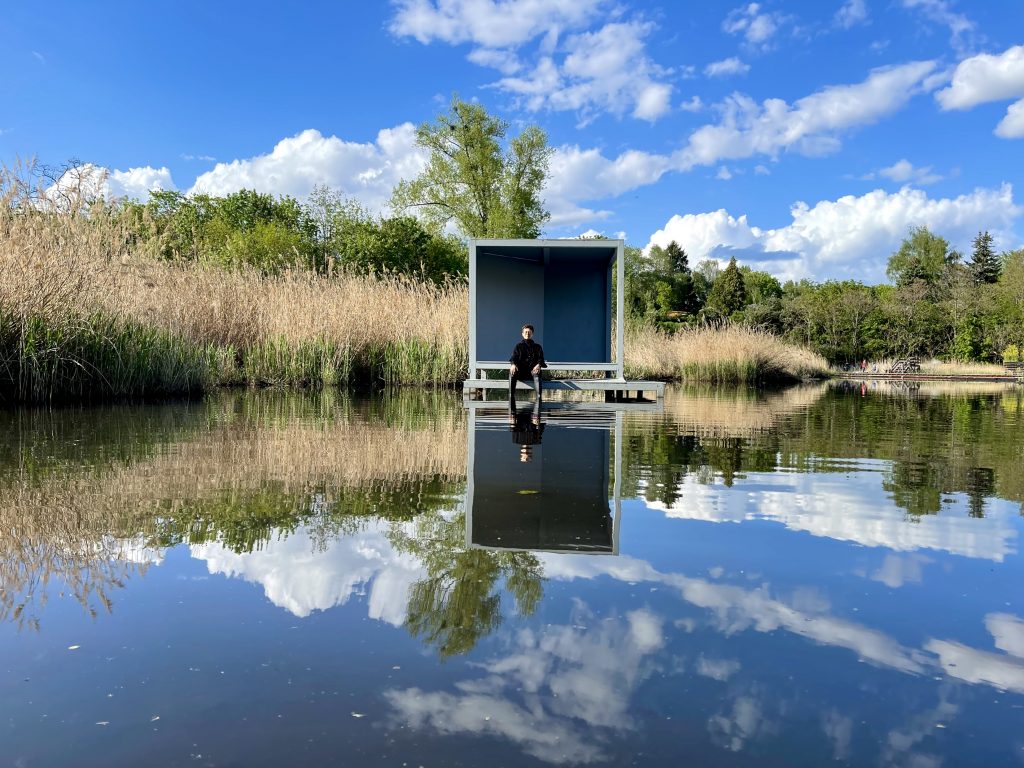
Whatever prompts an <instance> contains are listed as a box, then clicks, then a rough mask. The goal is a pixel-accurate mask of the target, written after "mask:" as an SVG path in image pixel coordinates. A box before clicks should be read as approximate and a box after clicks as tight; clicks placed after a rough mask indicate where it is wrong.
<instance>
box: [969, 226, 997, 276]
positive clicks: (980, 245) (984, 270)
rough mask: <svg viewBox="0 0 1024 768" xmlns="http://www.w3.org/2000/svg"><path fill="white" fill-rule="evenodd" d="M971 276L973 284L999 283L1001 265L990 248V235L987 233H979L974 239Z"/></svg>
mask: <svg viewBox="0 0 1024 768" xmlns="http://www.w3.org/2000/svg"><path fill="white" fill-rule="evenodd" d="M970 267H971V275H972V276H973V277H974V282H975V283H979V284H980V283H989V284H992V283H996V282H999V273H1000V272H1001V271H1002V270H1001V265H1000V264H999V257H998V256H997V255H996V252H995V250H994V249H993V248H992V235H990V234H989V233H988V232H979V233H978V236H977V237H976V238H974V252H973V253H972V254H971V264H970Z"/></svg>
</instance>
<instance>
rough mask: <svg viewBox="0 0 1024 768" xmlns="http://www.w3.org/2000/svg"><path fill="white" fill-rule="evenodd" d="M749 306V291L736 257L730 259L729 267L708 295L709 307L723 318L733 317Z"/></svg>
mask: <svg viewBox="0 0 1024 768" xmlns="http://www.w3.org/2000/svg"><path fill="white" fill-rule="evenodd" d="M746 305H747V289H746V286H745V285H744V284H743V273H742V272H740V268H739V267H738V266H737V265H736V257H735V256H733V257H732V258H731V259H729V266H727V267H726V268H725V269H724V270H723V271H722V273H721V274H720V275H719V276H718V277H717V278H716V279H715V283H714V285H712V286H711V293H709V294H708V302H707V307H708V308H709V309H712V310H714V311H715V312H717V313H718V314H719V315H720V316H721V317H731V316H732V314H733V313H734V312H740V311H742V310H743V308H744V307H745V306H746Z"/></svg>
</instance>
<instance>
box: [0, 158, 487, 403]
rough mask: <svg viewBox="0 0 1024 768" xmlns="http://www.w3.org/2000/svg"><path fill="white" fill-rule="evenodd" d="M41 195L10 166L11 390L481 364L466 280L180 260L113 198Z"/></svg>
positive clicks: (73, 393)
mask: <svg viewBox="0 0 1024 768" xmlns="http://www.w3.org/2000/svg"><path fill="white" fill-rule="evenodd" d="M30 197H31V195H28V194H26V191H25V187H24V185H21V184H20V183H19V182H18V179H17V176H16V175H15V174H12V173H11V172H10V171H3V172H0V275H2V276H3V279H2V280H0V400H22V401H45V400H52V399H61V398H66V399H94V398H95V399H99V398H106V397H112V396H113V397H120V396H145V395H159V394H170V393H189V392H197V391H201V390H204V389H209V388H211V387H214V386H218V385H226V384H240V383H247V384H253V385H301V386H321V385H353V384H372V383H380V384H418V383H430V384H451V383H454V382H456V381H458V380H459V379H460V378H461V377H462V376H463V375H464V372H465V370H466V369H467V367H468V358H467V344H466V341H465V334H466V331H465V329H466V316H467V307H468V297H467V292H466V290H465V288H464V287H463V286H461V285H456V284H451V285H444V286H435V285H433V284H424V283H419V282H416V281H414V280H406V279H402V278H399V277H382V278H378V277H372V276H365V275H340V276H334V277H331V278H327V277H319V276H316V275H312V274H308V273H304V272H295V273H290V274H284V275H280V276H274V277H267V276H264V275H261V274H259V273H256V272H253V271H245V270H240V271H233V272H228V271H224V270H220V269H216V268H212V267H206V266H204V265H200V264H189V265H176V264H170V263H166V262H161V261H158V260H156V259H154V258H151V257H149V256H148V255H147V254H146V252H145V251H146V247H147V246H146V245H145V244H143V245H139V244H137V243H135V242H134V240H133V238H132V235H131V233H130V232H129V231H128V230H126V229H125V227H124V226H123V225H122V223H121V222H120V221H119V220H118V218H117V216H116V215H113V214H112V213H111V212H110V211H109V210H107V209H105V208H103V207H102V206H94V207H93V208H92V209H90V210H83V209H82V208H81V206H79V205H74V204H73V205H68V206H65V207H64V208H62V209H61V210H54V209H50V210H43V209H41V208H40V206H38V205H37V204H34V203H33V202H32V201H31V200H30V199H29V198H30ZM34 199H35V200H38V199H39V195H36V196H35V197H34Z"/></svg>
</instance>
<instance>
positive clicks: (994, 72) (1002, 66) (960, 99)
mask: <svg viewBox="0 0 1024 768" xmlns="http://www.w3.org/2000/svg"><path fill="white" fill-rule="evenodd" d="M1021 96H1024V45H1015V46H1013V47H1012V48H1007V49H1006V50H1005V51H1003V52H1002V53H1000V54H989V53H981V54H978V55H977V56H972V57H970V58H968V59H964V60H963V61H961V62H960V63H959V64H958V65H957V67H956V70H954V72H953V79H952V81H951V82H950V84H949V87H947V88H943V89H942V90H941V91H939V92H938V93H936V94H935V98H936V100H937V101H938V102H939V106H941V107H942V108H943V109H970V108H971V107H975V106H977V105H978V104H984V103H985V102H989V101H1003V100H1004V99H1013V98H1020V97H1021Z"/></svg>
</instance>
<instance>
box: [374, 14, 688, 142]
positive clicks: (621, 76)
mask: <svg viewBox="0 0 1024 768" xmlns="http://www.w3.org/2000/svg"><path fill="white" fill-rule="evenodd" d="M653 29H654V25H653V24H651V23H649V22H645V21H639V20H628V19H623V18H622V16H621V13H620V11H619V9H617V8H616V7H615V6H614V5H613V4H611V3H610V2H607V0H581V1H577V0H553V1H549V2H541V0H507V2H497V1H496V0H437V2H433V1H432V0H400V2H399V3H398V5H397V10H396V13H395V16H394V18H393V19H392V22H391V31H392V33H393V34H395V35H397V36H399V37H412V38H414V39H416V40H418V41H419V42H421V43H424V44H427V43H431V42H434V41H439V42H444V43H448V44H449V45H458V44H463V43H469V44H471V45H473V46H474V48H473V50H472V51H470V53H469V55H468V58H469V60H470V61H471V62H473V63H474V64H478V65H480V66H485V67H490V68H493V69H497V70H498V71H499V72H501V74H502V75H504V77H502V78H501V79H499V80H498V81H496V82H494V83H492V84H491V87H493V88H496V89H498V90H501V91H504V92H506V93H509V94H512V95H513V96H514V97H515V98H516V100H517V101H518V102H519V103H520V104H521V106H523V107H525V108H526V109H528V110H530V111H538V110H541V109H550V110H556V111H574V112H577V113H579V115H580V119H581V123H586V122H589V121H590V120H592V119H593V118H594V117H595V116H596V115H597V114H599V113H602V112H610V113H613V114H616V115H623V114H626V113H629V114H630V115H632V116H633V117H635V118H638V119H640V120H648V121H654V120H657V119H658V118H660V117H662V116H663V115H665V114H667V113H668V112H669V111H670V110H671V100H672V90H673V89H672V86H671V85H670V84H669V83H668V82H666V77H667V75H668V74H669V72H668V70H666V69H663V68H662V67H659V66H658V65H657V64H655V63H654V62H653V61H652V60H651V59H650V57H649V56H648V55H647V53H646V38H647V36H648V35H649V34H650V33H651V31H652V30H653ZM526 46H529V47H530V50H529V53H528V54H523V55H521V54H520V51H521V49H523V48H524V47H526ZM524 60H530V61H536V64H534V65H533V66H532V67H529V68H527V67H525V66H524V64H523V61H524Z"/></svg>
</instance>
